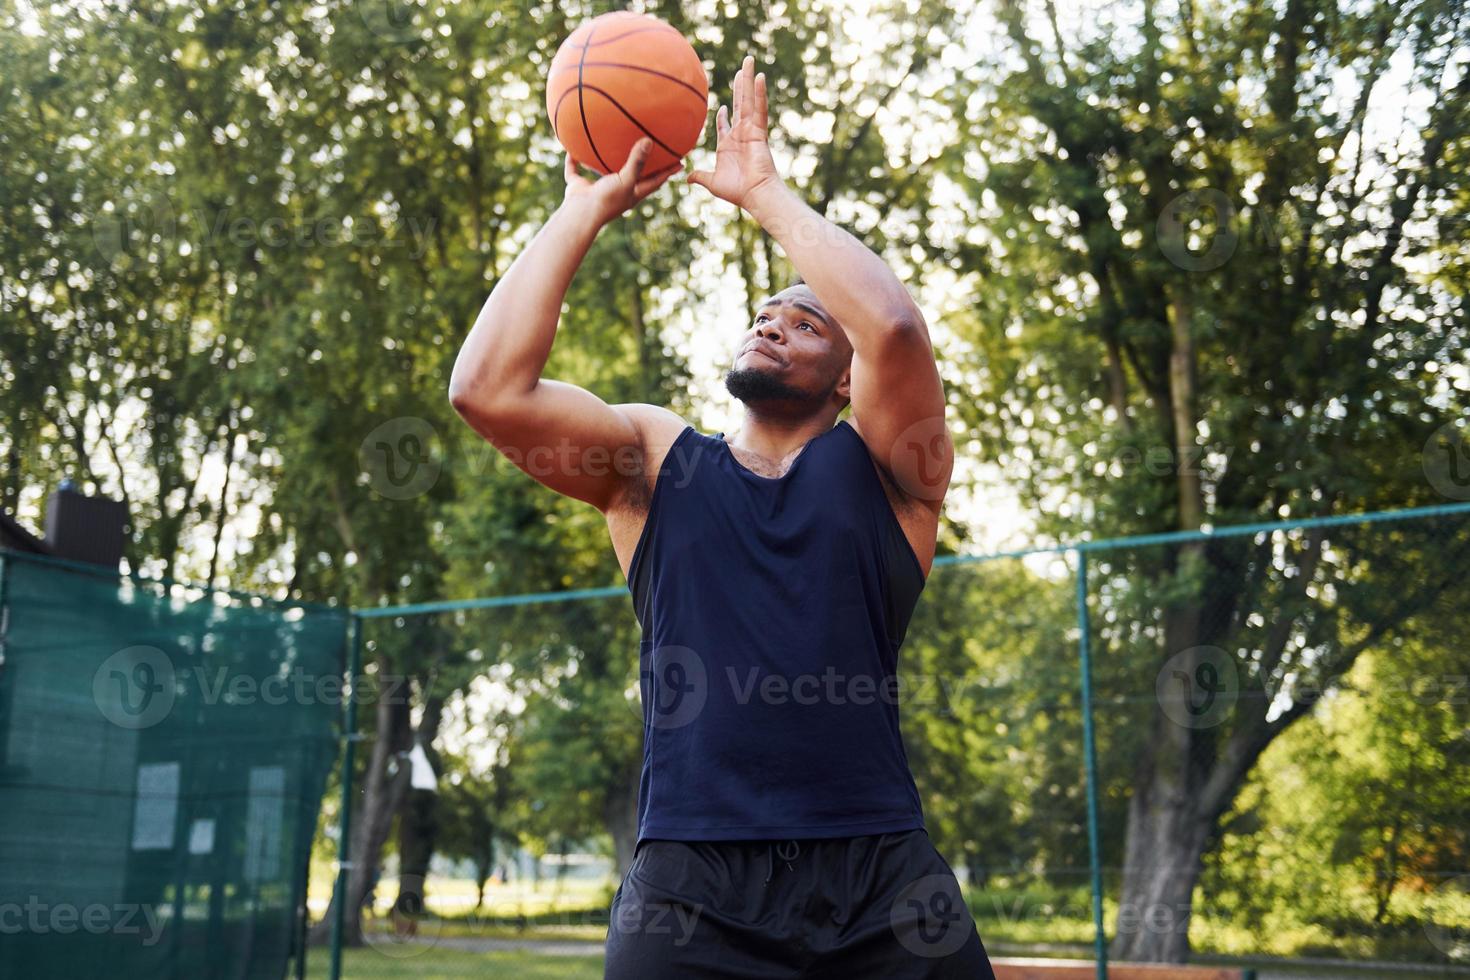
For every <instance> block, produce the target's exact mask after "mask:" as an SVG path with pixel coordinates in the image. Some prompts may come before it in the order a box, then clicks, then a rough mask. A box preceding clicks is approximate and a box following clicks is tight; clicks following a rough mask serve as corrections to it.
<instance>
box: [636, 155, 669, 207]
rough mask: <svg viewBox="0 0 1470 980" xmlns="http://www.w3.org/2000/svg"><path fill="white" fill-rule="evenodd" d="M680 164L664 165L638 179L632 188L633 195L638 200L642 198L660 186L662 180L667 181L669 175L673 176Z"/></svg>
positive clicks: (662, 183)
mask: <svg viewBox="0 0 1470 980" xmlns="http://www.w3.org/2000/svg"><path fill="white" fill-rule="evenodd" d="M680 166H681V165H680V164H677V163H676V164H674V165H673V166H671V167H665V168H664V169H663V170H660V171H659V172H658V173H656V174H652V175H650V176H648V177H645V178H644V179H643V180H640V181H639V182H638V184H637V186H635V187H634V188H633V196H634V197H636V198H637V199H638V200H640V201H641V200H643V199H644V198H645V197H647V196H648V195H650V194H652V193H653V192H654V191H656V190H658V189H659V188H660V187H662V186H663V185H664V182H665V181H667V180H668V179H669V178H670V177H672V176H674V174H675V173H677V172H678V171H679V167H680Z"/></svg>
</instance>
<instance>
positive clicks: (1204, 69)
mask: <svg viewBox="0 0 1470 980" xmlns="http://www.w3.org/2000/svg"><path fill="white" fill-rule="evenodd" d="M995 11H996V15H997V18H998V20H999V25H1000V28H1001V37H1000V39H999V43H998V45H997V49H996V52H995V55H994V57H992V58H987V59H985V60H984V62H983V63H982V65H981V66H980V68H979V69H978V70H977V71H976V72H973V73H971V74H970V76H969V81H968V83H967V84H964V85H961V86H957V87H956V89H955V90H954V92H953V100H952V101H953V105H954V107H955V115H956V117H957V118H961V119H965V120H966V122H967V128H966V134H965V139H964V140H962V141H960V142H959V143H958V144H956V146H955V147H954V150H953V152H952V153H950V154H949V155H948V157H947V162H946V164H945V170H946V172H947V174H948V175H949V176H950V178H951V179H952V180H954V181H955V183H956V184H957V185H958V186H959V187H960V188H962V189H963V190H964V191H966V192H967V194H966V196H967V198H968V203H967V204H966V206H965V209H966V212H967V216H968V221H967V222H966V225H967V226H968V229H970V230H969V231H967V233H966V235H965V236H964V237H963V238H962V239H961V240H959V241H957V242H941V243H940V244H939V251H940V254H942V255H945V256H946V257H948V258H950V259H951V260H952V261H957V262H959V263H961V265H962V266H964V267H967V268H969V269H972V270H974V279H973V281H974V286H975V290H974V294H975V296H976V301H975V303H974V307H973V310H971V311H968V312H967V313H966V314H965V315H963V316H961V317H958V318H956V321H955V323H954V327H955V329H956V331H957V332H958V333H959V334H960V335H961V336H962V337H963V338H964V339H965V340H966V341H967V342H968V343H969V344H970V345H972V348H973V352H974V353H973V355H972V356H971V357H970V358H969V359H968V360H970V361H971V365H970V366H972V368H973V371H974V376H975V377H976V378H977V380H978V384H977V385H976V386H974V388H973V390H972V394H973V396H974V397H973V402H971V403H969V404H967V405H966V406H965V409H964V411H965V414H966V416H967V418H968V420H969V421H970V422H971V424H972V425H973V426H974V428H975V429H976V431H977V432H978V433H979V434H980V435H981V437H982V440H983V441H984V444H985V445H986V447H987V452H986V455H987V457H988V458H990V459H992V460H994V461H996V462H998V463H1000V464H1001V465H1002V466H1003V467H1004V468H1005V469H1006V471H1007V472H1009V473H1011V474H1013V475H1014V477H1015V483H1016V485H1017V486H1018V487H1020V488H1022V492H1023V499H1025V500H1026V501H1027V502H1028V503H1029V504H1031V505H1032V507H1033V508H1034V512H1035V513H1036V514H1037V515H1038V523H1039V526H1040V530H1042V531H1043V532H1045V533H1050V534H1055V535H1058V536H1073V535H1077V534H1082V533H1087V532H1094V533H1096V532H1099V531H1101V533H1105V534H1108V535H1114V534H1124V533H1130V532H1154V531H1172V530H1194V529H1197V528H1200V527H1203V526H1205V525H1209V524H1231V523H1240V522H1248V521H1254V520H1275V519H1278V518H1281V517H1285V516H1312V515H1320V514H1334V513H1344V512H1352V511H1359V510H1371V509H1375V508H1378V507H1383V506H1401V505H1404V504H1413V503H1430V502H1434V501H1435V500H1436V499H1442V498H1439V497H1438V493H1444V492H1453V488H1450V490H1439V491H1437V490H1436V487H1435V486H1433V485H1431V483H1430V481H1428V480H1426V479H1425V469H1424V460H1423V458H1422V457H1421V450H1422V449H1423V447H1425V446H1426V444H1427V443H1429V442H1430V441H1431V439H1432V438H1433V437H1434V435H1435V433H1436V431H1437V430H1441V428H1442V427H1444V426H1446V425H1448V424H1450V423H1451V421H1452V420H1454V419H1455V418H1456V417H1457V416H1459V415H1463V413H1464V409H1465V407H1466V403H1467V383H1466V381H1465V379H1464V378H1463V377H1462V376H1459V375H1456V373H1455V372H1454V371H1453V370H1451V366H1452V365H1456V364H1462V363H1463V362H1464V359H1465V353H1466V351H1465V348H1466V338H1467V336H1470V334H1467V332H1466V331H1465V329H1464V326H1465V318H1466V311H1465V304H1464V295H1465V292H1464V288H1463V282H1446V281H1445V280H1446V277H1449V276H1453V275H1454V274H1455V273H1454V271H1453V270H1454V269H1455V268H1456V267H1455V266H1453V264H1452V263H1451V259H1452V258H1453V256H1454V254H1456V253H1455V251H1454V249H1453V247H1450V248H1447V247H1446V246H1447V245H1448V243H1451V242H1453V241H1454V240H1455V238H1456V235H1455V233H1454V228H1455V222H1456V221H1457V220H1458V219H1457V218H1456V216H1455V214H1454V211H1453V208H1454V206H1455V203H1456V202H1457V201H1459V200H1462V199H1463V196H1464V192H1465V185H1466V168H1465V164H1466V155H1465V153H1464V147H1465V145H1466V133H1467V126H1466V123H1467V112H1470V108H1467V107H1470V98H1467V97H1466V96H1467V95H1470V73H1467V72H1465V71H1463V70H1461V69H1460V62H1462V60H1463V59H1462V53H1463V51H1464V49H1465V41H1466V39H1467V38H1466V32H1467V26H1470V25H1467V23H1466V20H1465V18H1464V14H1463V9H1462V7H1461V5H1460V4H1457V3H1452V2H1432V0H1431V2H1416V3H1410V4H1400V3H1372V4H1339V3H1333V2H1320V0H1288V2H1286V3H1283V4H1278V5H1261V4H1255V3H1244V2H1242V3H1223V4H1210V5H1203V6H1202V5H1197V4H1180V5H1161V4H1156V3H1153V2H1152V0H1142V2H1140V3H1138V4H1130V5H1127V6H1126V7H1110V8H1106V9H1105V10H1103V9H1100V10H1099V12H1098V15H1097V16H1096V17H1091V18H1087V19H1086V20H1085V21H1083V22H1080V23H1064V22H1063V21H1062V20H1061V18H1060V17H1059V16H1058V12H1057V8H1056V6H1055V5H1054V4H1053V3H1051V2H1049V0H1044V2H1040V3H1026V2H1022V0H1002V2H1000V3H999V4H998V5H997V6H996V8H995ZM1395 55H1399V56H1401V57H1402V58H1403V59H1404V60H1405V63H1411V64H1412V66H1413V67H1412V71H1411V72H1410V73H1409V78H1408V79H1407V80H1406V81H1405V82H1404V83H1403V88H1402V90H1400V91H1393V90H1392V89H1391V88H1390V86H1391V85H1393V84H1398V83H1397V81H1396V80H1391V79H1390V78H1389V76H1388V71H1387V70H1388V67H1389V63H1390V59H1391V58H1393V57H1394V56H1395ZM1344 80H1350V82H1346V81H1344ZM1410 96H1412V97H1413V98H1418V99H1422V100H1423V102H1424V103H1425V104H1426V106H1427V108H1426V109H1425V110H1424V111H1423V112H1422V113H1420V114H1418V115H1417V116H1416V118H1415V119H1414V120H1413V131H1412V133H1411V134H1410V135H1411V137H1412V138H1411V139H1410V140H1409V142H1410V143H1411V144H1412V147H1411V148H1410V149H1406V150H1405V151H1404V152H1399V151H1397V150H1395V149H1392V148H1388V149H1385V147H1384V146H1383V145H1382V141H1381V135H1380V134H1379V133H1378V132H1377V130H1376V129H1375V127H1374V125H1371V123H1373V122H1375V121H1376V117H1375V116H1374V114H1373V112H1372V111H1371V110H1372V108H1373V106H1374V104H1375V100H1378V101H1382V100H1392V101H1394V102H1399V103H1403V102H1407V101H1408V100H1409V98H1410ZM1458 268H1459V269H1460V270H1461V271H1463V264H1461V265H1460V266H1459V267H1458ZM1426 269H1427V270H1429V274H1425V272H1424V270H1426ZM1467 539H1470V535H1467V534H1466V532H1465V528H1464V526H1463V523H1459V524H1451V523H1440V524H1428V523H1426V524H1421V525H1416V526H1414V527H1399V528H1392V529H1390V528H1385V529H1382V530H1380V531H1377V532H1374V533H1371V534H1370V533H1358V532H1352V533H1348V532H1342V533H1334V534H1329V533H1326V532H1321V531H1314V532H1310V533H1302V534H1292V535H1284V536H1276V537H1262V538H1259V539H1257V540H1251V539H1232V540H1230V541H1225V540H1220V541H1214V542H1208V543H1206V542H1200V543H1195V544H1188V545H1184V546H1180V547H1171V548H1162V547H1161V548H1154V549H1135V550H1132V551H1129V552H1119V553H1110V554H1106V555H1100V556H1098V558H1099V561H1098V563H1097V564H1098V566H1100V567H1098V568H1097V577H1098V586H1097V589H1096V590H1095V592H1094V599H1093V601H1094V602H1095V603H1096V605H1097V607H1098V608H1097V612H1096V614H1095V617H1094V619H1095V622H1097V623H1098V624H1099V625H1098V634H1099V635H1098V636H1097V637H1096V638H1095V640H1096V642H1097V643H1098V644H1099V648H1100V650H1101V655H1100V658H1099V659H1100V660H1101V661H1126V662H1128V663H1130V664H1132V665H1133V667H1132V671H1133V673H1132V681H1131V683H1132V685H1134V686H1132V687H1131V691H1133V692H1137V691H1140V690H1142V691H1151V690H1153V687H1154V681H1155V678H1156V677H1157V676H1158V675H1159V673H1160V671H1161V670H1164V669H1168V670H1174V669H1178V670H1179V671H1180V672H1181V674H1182V676H1184V677H1192V678H1200V677H1202V674H1201V670H1202V669H1203V665H1204V663H1205V661H1206V660H1207V659H1208V658H1210V657H1211V656H1213V655H1214V654H1212V653H1211V651H1218V652H1219V653H1220V654H1221V655H1223V656H1224V657H1226V658H1227V660H1228V663H1229V664H1230V665H1232V668H1233V669H1234V670H1235V671H1237V672H1238V674H1239V676H1240V678H1241V683H1242V686H1243V687H1244V689H1245V691H1244V694H1243V696H1242V697H1240V698H1239V700H1238V701H1237V702H1236V703H1235V709H1234V711H1233V713H1232V714H1231V715H1230V716H1229V717H1228V719H1226V720H1225V721H1223V722H1222V723H1220V724H1218V725H1212V726H1198V725H1189V724H1180V723H1177V722H1176V721H1174V720H1171V718H1170V717H1169V714H1168V712H1167V710H1166V704H1165V702H1164V700H1160V701H1158V702H1156V703H1155V704H1154V705H1153V709H1152V710H1151V711H1150V712H1149V713H1148V714H1147V715H1137V716H1134V717H1133V719H1132V720H1131V722H1130V726H1131V728H1132V746H1133V753H1132V755H1131V756H1130V759H1132V760H1134V762H1135V763H1136V764H1135V765H1134V766H1133V772H1132V774H1131V777H1130V782H1131V794H1130V797H1129V802H1128V812H1127V834H1126V839H1125V842H1124V849H1123V854H1122V855H1121V860H1117V861H1110V862H1109V863H1118V864H1121V865H1122V867H1123V880H1122V883H1121V893H1120V896H1119V898H1120V919H1119V921H1118V923H1117V927H1116V929H1115V939H1114V942H1113V946H1112V954H1113V955H1114V956H1116V957H1118V958H1123V959H1129V960H1160V961H1171V962H1173V961H1182V960H1183V959H1185V958H1186V956H1187V953H1188V948H1189V946H1188V923H1189V914H1188V912H1189V909H1190V903H1191V901H1192V894H1193V892H1194V886H1195V883H1196V881H1197V878H1198V871H1199V868H1200V862H1201V855H1202V853H1203V851H1204V850H1205V848H1206V847H1207V845H1208V843H1209V842H1210V841H1211V840H1212V838H1213V836H1214V834H1215V831H1216V829H1217V827H1218V823H1219V820H1220V819H1221V817H1222V816H1223V815H1224V814H1225V813H1226V812H1227V811H1228V810H1229V809H1230V807H1231V805H1232V803H1233V801H1234V799H1235V797H1236V795H1237V793H1238V792H1239V791H1240V789H1241V787H1242V785H1244V782H1245V779H1246V777H1247V775H1248V774H1249V772H1250V771H1251V769H1252V767H1253V766H1254V765H1255V764H1256V760H1257V759H1258V758H1259V757H1260V755H1261V753H1262V752H1263V751H1264V750H1265V749H1266V747H1267V746H1269V745H1270V744H1271V742H1272V741H1273V740H1274V739H1275V738H1277V737H1278V736H1279V735H1281V734H1282V733H1283V732H1284V731H1286V730H1287V729H1288V728H1289V727H1290V726H1291V725H1292V724H1293V723H1295V722H1297V721H1299V720H1300V719H1301V718H1303V717H1305V716H1306V715H1307V714H1308V713H1310V712H1311V710H1312V709H1313V706H1314V704H1315V703H1316V701H1317V699H1316V698H1314V697H1310V696H1304V694H1303V692H1307V691H1318V690H1323V689H1327V688H1330V687H1332V686H1333V685H1334V684H1335V683H1336V682H1337V681H1338V679H1340V678H1341V677H1342V676H1343V675H1344V674H1345V673H1346V672H1347V671H1348V670H1349V669H1350V668H1351V667H1352V665H1353V663H1354V662H1355V660H1356V659H1357V658H1358V657H1359V656H1360V655H1362V654H1363V653H1364V652H1365V651H1368V650H1370V649H1373V648H1374V647H1375V646H1376V645H1377V644H1380V643H1383V642H1387V641H1388V639H1389V638H1391V637H1393V636H1396V635H1403V634H1406V633H1412V631H1413V629H1414V626H1415V622H1416V619H1415V617H1416V615H1417V614H1419V613H1420V612H1422V611H1423V610H1424V609H1425V608H1426V607H1427V606H1428V605H1430V604H1432V603H1434V602H1436V601H1439V599H1440V597H1441V596H1443V595H1444V594H1445V593H1446V592H1447V591H1448V590H1452V589H1455V588H1457V587H1459V586H1461V584H1462V579H1463V575H1462V572H1461V569H1462V568H1463V567H1464V563H1465V561H1466V559H1467V557H1470V555H1467V547H1470V545H1467ZM1171 658H1174V659H1171ZM1160 911H1162V912H1164V913H1166V914H1168V915H1170V916H1172V919H1171V921H1170V922H1169V923H1168V924H1167V927H1165V928H1158V927H1156V926H1151V927H1143V926H1140V923H1141V922H1147V921H1148V916H1149V915H1151V914H1153V913H1156V912H1160ZM1181 913H1182V914H1181ZM1155 921H1157V920H1155Z"/></svg>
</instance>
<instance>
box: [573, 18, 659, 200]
mask: <svg viewBox="0 0 1470 980" xmlns="http://www.w3.org/2000/svg"><path fill="white" fill-rule="evenodd" d="M596 33H597V28H595V27H594V28H592V29H591V30H589V31H588V32H587V43H586V44H584V45H583V46H582V62H585V61H586V60H587V49H588V48H590V47H591V46H592V35H593V34H596ZM582 62H578V63H577V108H578V110H580V112H581V115H582V132H584V133H586V134H587V145H588V146H590V147H592V155H593V156H595V157H597V162H598V163H600V164H602V169H603V171H604V172H606V173H611V172H612V167H609V166H608V165H607V161H606V160H604V159H603V158H602V154H601V153H599V152H598V150H597V141H596V140H594V139H593V138H592V127H591V126H589V125H587V104H586V102H585V101H584V100H583V98H582ZM614 105H616V103H614ZM618 108H619V109H621V108H622V106H618ZM635 123H636V120H635ZM638 128H639V129H642V128H643V127H641V126H639V127H638ZM649 135H652V134H651V133H650V134H649Z"/></svg>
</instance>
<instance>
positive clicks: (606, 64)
mask: <svg viewBox="0 0 1470 980" xmlns="http://www.w3.org/2000/svg"><path fill="white" fill-rule="evenodd" d="M583 64H585V65H586V66H587V67H588V68H626V69H628V70H629V71H645V72H648V73H649V74H650V75H658V76H659V77H660V78H667V79H668V80H669V81H671V82H673V83H675V84H676V85H682V86H684V87H685V88H687V89H688V90H689V91H690V93H691V94H693V95H696V96H699V101H701V102H703V103H704V107H705V109H706V110H708V109H709V94H708V93H705V94H703V95H700V92H699V89H697V88H695V87H694V86H693V85H690V84H689V83H688V82H686V81H684V79H682V78H678V77H676V76H674V75H670V74H669V73H668V72H666V71H659V70H658V69H657V68H644V67H643V66H642V65H629V64H625V63H623V62H621V61H584V62H582V63H581V64H578V65H577V69H578V71H579V72H580V71H581V68H582V65H583ZM571 70H572V66H571V65H567V66H566V67H565V68H559V69H557V71H555V72H553V73H552V77H555V76H556V75H559V74H561V73H562V72H567V71H571ZM581 81H582V76H581V74H578V75H577V82H578V83H579V84H580V83H581Z"/></svg>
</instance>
